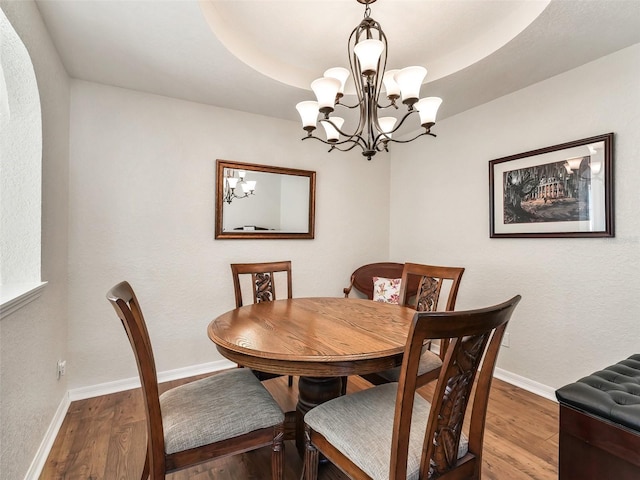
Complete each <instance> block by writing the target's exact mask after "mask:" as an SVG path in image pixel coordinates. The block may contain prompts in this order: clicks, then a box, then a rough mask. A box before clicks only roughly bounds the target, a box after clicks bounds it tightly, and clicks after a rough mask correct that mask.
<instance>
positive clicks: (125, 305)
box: [107, 282, 166, 478]
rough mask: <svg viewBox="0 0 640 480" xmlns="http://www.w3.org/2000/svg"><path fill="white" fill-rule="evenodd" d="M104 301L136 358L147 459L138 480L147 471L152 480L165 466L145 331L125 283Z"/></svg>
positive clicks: (153, 372) (150, 352)
mask: <svg viewBox="0 0 640 480" xmlns="http://www.w3.org/2000/svg"><path fill="white" fill-rule="evenodd" d="M107 299H108V300H109V302H111V305H112V306H113V308H114V310H115V311H116V314H117V315H118V317H119V318H120V321H121V322H122V326H123V327H124V329H125V331H126V332H127V337H128V338H129V342H130V343H131V348H132V349H133V353H134V355H135V357H136V364H137V365H138V373H139V374H140V383H141V384H142V394H143V397H144V403H145V407H146V408H145V414H146V416H147V458H146V462H145V466H144V472H143V475H142V478H146V476H147V475H148V474H149V471H150V470H151V473H152V477H151V478H156V476H154V472H165V470H166V465H165V448H164V447H165V445H164V431H163V429H162V412H161V410H160V399H159V391H158V376H157V373H156V364H155V361H154V358H153V350H152V348H151V341H150V339H149V332H148V331H147V326H146V323H145V321H144V317H143V315H142V310H141V309H140V304H139V303H138V299H137V298H136V295H135V293H134V292H133V289H132V288H131V285H129V283H128V282H121V283H119V284H118V285H116V286H115V287H113V288H112V289H111V290H109V292H108V293H107ZM155 475H157V473H156V474H155Z"/></svg>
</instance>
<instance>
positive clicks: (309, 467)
mask: <svg viewBox="0 0 640 480" xmlns="http://www.w3.org/2000/svg"><path fill="white" fill-rule="evenodd" d="M304 438H305V441H304V443H305V448H304V466H303V469H304V480H318V463H319V460H320V456H319V452H318V449H317V448H316V447H315V446H314V445H313V444H312V443H311V439H310V438H309V427H308V426H307V425H305V426H304Z"/></svg>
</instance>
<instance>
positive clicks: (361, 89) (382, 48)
mask: <svg viewBox="0 0 640 480" xmlns="http://www.w3.org/2000/svg"><path fill="white" fill-rule="evenodd" d="M357 1H358V2H359V3H362V4H365V12H364V19H363V20H362V22H360V24H359V25H358V26H357V27H356V28H355V29H354V30H353V32H351V35H350V37H349V43H348V55H349V67H350V69H346V68H342V67H334V68H330V69H328V70H326V71H325V72H324V76H323V77H322V78H318V79H316V80H314V81H313V82H311V89H312V90H313V92H314V93H315V95H316V100H315V101H304V102H300V103H298V104H297V105H296V109H297V110H298V113H299V114H300V118H301V119H302V128H303V129H304V130H305V131H306V132H307V136H306V137H304V138H303V140H306V139H307V138H315V139H316V140H319V141H321V142H323V143H326V144H328V145H330V146H331V148H330V149H329V151H332V150H334V149H337V150H340V151H349V150H351V149H352V148H354V147H356V146H359V147H360V148H361V149H362V154H363V155H364V156H365V157H367V159H368V160H371V157H373V156H374V155H375V154H376V153H377V152H381V151H387V152H388V151H389V150H388V144H389V142H396V143H408V142H411V141H413V140H415V139H416V138H418V137H421V136H423V135H430V136H432V137H435V134H433V133H431V127H432V126H433V125H434V124H435V122H436V115H437V112H438V108H439V107H440V104H441V103H442V99H440V98H438V97H426V98H422V99H420V87H421V85H422V82H423V81H424V79H425V77H426V75H427V69H426V68H424V67H420V66H412V67H406V68H403V69H401V70H386V66H387V51H388V44H387V37H386V35H385V34H384V32H383V31H382V27H381V26H380V24H379V23H378V22H377V21H375V20H374V19H373V18H371V16H370V14H371V8H370V6H369V4H371V3H373V2H375V1H376V0H357ZM349 76H351V77H352V78H353V83H354V85H355V94H356V97H357V102H356V104H355V105H347V104H344V103H342V98H343V96H344V88H345V83H346V82H347V79H348V78H349ZM383 91H384V96H386V100H384V99H383V102H384V104H381V103H380V102H381V97H382V96H383ZM399 101H400V102H402V104H403V105H404V106H405V107H406V112H405V113H404V114H403V115H402V116H401V117H400V118H396V117H394V116H390V115H388V116H380V113H381V112H382V111H383V110H385V109H389V108H390V109H392V111H393V110H397V109H398V102H399ZM338 106H340V107H342V108H348V109H358V112H359V117H358V120H357V122H358V123H357V126H356V127H355V129H353V130H349V132H346V131H345V129H343V125H344V119H343V118H342V117H339V116H334V115H333V113H334V111H335V110H336V107H338ZM416 114H417V116H418V118H419V119H420V125H421V126H422V127H423V128H424V131H421V132H420V133H418V134H417V135H415V136H414V137H413V138H409V139H405V140H398V139H395V138H393V134H394V133H396V132H397V131H398V129H399V128H400V127H401V126H402V125H403V124H404V122H405V120H406V119H407V118H408V117H410V116H414V117H415V116H416ZM319 116H320V118H318V117H319ZM318 121H319V122H320V123H321V124H322V126H323V127H324V130H325V133H326V139H323V138H320V137H318V136H315V135H314V130H316V127H317V124H318Z"/></svg>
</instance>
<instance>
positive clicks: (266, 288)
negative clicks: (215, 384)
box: [231, 260, 293, 387]
mask: <svg viewBox="0 0 640 480" xmlns="http://www.w3.org/2000/svg"><path fill="white" fill-rule="evenodd" d="M231 274H232V276H233V290H234V293H235V297H236V308H240V307H242V306H243V305H244V302H243V299H242V291H243V288H242V287H243V282H242V280H241V276H243V275H250V276H251V283H250V285H251V292H252V296H253V303H260V302H270V301H273V300H276V299H277V297H276V284H279V283H282V284H283V285H284V282H285V281H286V290H287V297H286V298H292V287H291V283H292V282H291V261H289V260H287V261H284V262H263V263H232V264H231ZM276 274H282V276H283V277H284V279H283V281H282V282H278V280H279V275H276ZM252 372H253V374H254V375H255V376H256V377H258V378H259V379H260V380H269V379H270V378H276V377H280V376H282V375H279V374H275V373H267V372H259V371H257V370H252ZM288 384H289V386H290V387H291V386H292V385H293V377H292V376H289V378H288Z"/></svg>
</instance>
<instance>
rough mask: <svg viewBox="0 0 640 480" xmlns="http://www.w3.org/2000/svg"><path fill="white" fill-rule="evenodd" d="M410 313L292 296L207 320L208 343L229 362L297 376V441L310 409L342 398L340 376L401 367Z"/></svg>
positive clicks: (369, 303) (354, 301) (365, 303)
mask: <svg viewBox="0 0 640 480" xmlns="http://www.w3.org/2000/svg"><path fill="white" fill-rule="evenodd" d="M415 313H416V312H415V310H413V309H411V308H408V307H402V306H399V305H391V304H387V303H380V302H374V301H371V300H366V299H356V298H325V297H317V298H293V299H287V300H275V301H272V302H261V303H255V304H252V305H246V306H243V307H240V308H236V309H234V310H231V311H229V312H227V313H225V314H223V315H220V316H219V317H218V318H216V319H215V320H213V321H212V322H211V323H210V324H209V327H208V334H209V338H210V339H211V340H212V341H213V342H214V343H215V344H216V346H217V349H218V351H219V352H220V353H221V354H222V355H223V356H224V357H226V358H227V359H229V360H232V361H234V362H236V363H238V364H239V365H242V366H244V367H248V368H252V369H254V370H258V371H261V372H267V373H277V374H283V375H297V376H299V377H300V378H299V381H298V403H297V406H296V412H297V414H296V417H297V422H296V423H297V427H296V440H297V443H298V446H299V447H300V446H301V441H302V440H301V436H302V430H301V429H302V418H303V417H304V414H305V413H306V412H307V411H309V410H310V409H311V408H313V407H315V406H316V405H319V404H321V403H323V402H326V401H327V400H330V399H332V398H335V397H337V396H339V395H340V393H341V385H342V380H341V377H346V376H348V375H361V374H367V373H373V372H379V371H382V370H387V369H389V368H393V367H397V366H398V365H400V364H401V363H402V354H403V351H404V346H405V343H406V340H407V335H408V333H409V327H410V325H411V322H412V319H413V316H414V314H415Z"/></svg>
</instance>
